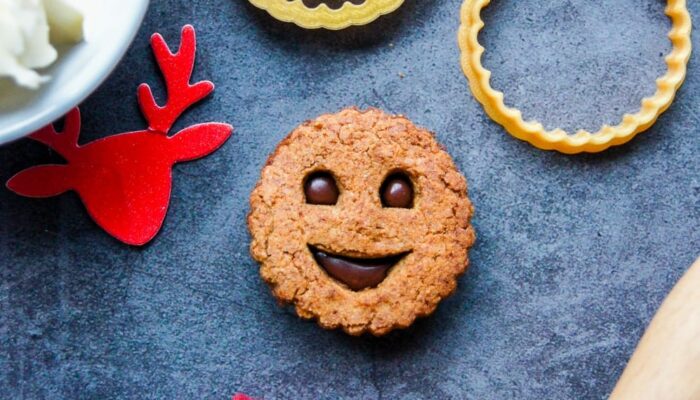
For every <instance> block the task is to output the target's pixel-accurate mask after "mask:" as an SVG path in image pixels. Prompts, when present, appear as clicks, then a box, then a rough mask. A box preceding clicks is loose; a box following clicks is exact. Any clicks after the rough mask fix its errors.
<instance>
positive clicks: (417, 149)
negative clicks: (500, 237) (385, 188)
mask: <svg viewBox="0 0 700 400" xmlns="http://www.w3.org/2000/svg"><path fill="white" fill-rule="evenodd" d="M399 170H401V171H404V172H406V173H407V174H408V175H409V176H410V177H411V179H412V181H413V184H414V190H415V202H414V207H413V208H411V209H399V208H382V204H381V200H380V197H379V191H380V186H381V184H382V182H383V181H384V179H385V178H386V177H387V176H388V175H389V174H391V173H393V172H396V171H399ZM314 171H329V172H330V173H331V174H333V176H334V177H335V179H336V181H337V184H338V186H339V188H340V197H339V200H338V203H337V204H336V205H335V206H319V205H310V204H306V202H305V197H304V190H303V184H304V179H305V177H306V176H308V175H309V174H310V173H312V172H314ZM250 206H251V211H250V214H249V215H248V227H249V229H250V232H251V235H252V238H253V240H252V244H251V253H252V256H253V258H255V260H257V261H258V262H259V263H260V264H261V267H260V275H261V276H262V278H263V279H264V280H265V282H267V284H268V285H269V286H270V287H271V289H272V292H273V294H274V296H275V297H276V298H277V299H278V300H279V301H280V302H281V303H289V304H293V305H294V306H295V308H296V312H297V314H298V315H299V316H300V317H302V318H307V319H314V318H315V319H317V320H318V323H319V325H321V326H322V327H323V328H326V329H335V328H342V329H343V330H344V331H345V332H347V333H348V334H351V335H360V334H362V333H364V332H370V333H372V334H374V335H377V336H380V335H384V334H386V333H388V332H390V331H392V330H393V329H396V328H406V327H408V326H409V325H411V324H412V323H413V322H414V321H415V319H416V318H417V317H424V316H427V315H430V314H431V313H432V312H433V311H434V310H435V308H436V307H437V304H438V303H439V302H440V301H441V300H442V299H443V298H445V297H446V296H449V295H450V294H452V293H453V292H454V291H455V289H456V287H457V278H458V277H459V276H460V275H461V274H462V273H464V271H465V270H466V269H467V266H468V257H467V251H468V249H469V247H471V245H472V244H473V243H474V241H475V233H474V229H473V228H472V226H471V225H470V219H471V216H472V214H473V207H472V204H471V202H470V200H469V198H468V197H467V183H466V180H465V179H464V177H463V176H462V175H461V174H460V173H459V171H458V170H457V168H456V166H455V164H454V162H453V161H452V158H451V157H450V156H449V154H447V152H446V151H445V150H444V149H443V148H442V147H441V146H440V145H439V144H438V143H437V141H436V140H435V138H434V137H433V135H432V134H431V133H430V132H428V131H426V130H424V129H420V128H417V127H416V126H414V125H413V123H411V121H409V120H408V119H406V118H404V117H402V116H390V115H387V114H385V113H383V112H382V111H380V110H377V109H369V110H366V111H360V110H357V109H355V108H351V109H346V110H343V111H341V112H339V113H337V114H332V115H331V114H328V115H323V116H321V117H319V118H318V119H316V120H313V121H308V122H306V123H304V124H302V125H301V126H299V127H298V128H297V129H295V130H294V131H293V132H292V133H291V134H290V135H289V136H288V137H287V138H286V139H284V140H283V141H282V142H281V143H280V145H279V146H278V147H277V149H276V150H275V152H274V153H273V154H272V155H271V156H270V158H269V159H268V161H267V165H266V166H265V167H264V169H263V171H262V177H261V179H260V181H259V182H258V185H257V187H256V188H255V189H254V191H253V193H252V194H251V197H250ZM309 245H313V246H316V247H318V248H321V249H323V250H325V251H328V252H331V253H335V254H342V255H346V256H351V257H352V256H365V257H380V256H384V255H387V254H397V253H402V252H410V253H409V254H408V255H406V256H405V257H404V258H403V259H402V260H401V261H399V263H398V264H397V265H395V266H394V267H393V268H392V269H391V270H390V271H389V274H388V276H387V278H386V279H385V280H384V281H383V282H382V283H380V284H379V286H377V287H376V288H370V289H365V290H363V291H359V292H355V291H352V290H350V289H349V288H348V287H346V286H345V285H344V284H342V283H340V282H338V281H336V280H334V279H333V278H331V277H330V276H329V275H328V274H327V273H326V272H325V271H324V270H323V269H322V268H321V267H320V266H319V265H318V264H317V263H316V261H315V260H314V258H313V256H312V254H311V252H310V250H309V248H308V246H309Z"/></svg>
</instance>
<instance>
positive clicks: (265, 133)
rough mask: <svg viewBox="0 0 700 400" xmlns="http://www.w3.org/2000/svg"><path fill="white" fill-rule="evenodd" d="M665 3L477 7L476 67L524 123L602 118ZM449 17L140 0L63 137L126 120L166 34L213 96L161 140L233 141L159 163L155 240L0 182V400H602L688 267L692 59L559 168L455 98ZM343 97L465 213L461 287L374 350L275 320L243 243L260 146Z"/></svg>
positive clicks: (9, 164) (9, 151)
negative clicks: (131, 242)
mask: <svg viewBox="0 0 700 400" xmlns="http://www.w3.org/2000/svg"><path fill="white" fill-rule="evenodd" d="M689 3H690V8H691V12H692V13H693V14H694V15H695V16H697V15H700V3H699V2H696V1H691V2H689ZM663 6H664V2H663V1H659V0H624V1H623V0H616V1H607V2H592V1H589V0H567V1H549V2H542V1H536V0H528V1H524V0H518V1H515V0H510V1H506V0H502V1H495V2H494V4H493V5H492V6H490V8H489V9H488V10H487V11H486V12H485V19H486V21H487V27H486V29H485V32H484V33H483V35H482V39H483V41H484V43H485V44H486V47H487V48H488V52H487V53H486V58H485V63H486V64H487V66H489V67H490V68H492V69H493V70H494V71H495V73H494V80H495V86H496V87H498V88H501V89H503V90H505V92H506V93H507V100H508V102H509V103H511V104H517V105H518V106H519V107H521V108H522V109H523V110H525V114H526V116H528V117H536V118H540V119H543V120H544V122H545V123H546V124H547V125H548V126H554V125H563V126H565V127H579V126H584V127H588V128H591V129H593V128H596V127H597V126H598V125H599V124H600V123H601V122H602V121H606V122H615V120H616V118H618V117H619V116H620V115H621V114H622V113H623V112H625V111H633V110H635V109H636V108H637V107H638V104H639V99H640V98H641V97H642V96H644V95H648V94H651V92H652V91H653V81H654V78H655V77H656V76H657V75H660V73H661V71H663V69H664V64H663V58H662V54H663V53H665V52H667V51H668V49H669V44H668V41H667V40H666V37H665V36H666V32H667V30H668V29H669V22H668V20H667V19H666V18H665V17H664V16H663V14H662V9H663ZM459 8H460V1H459V0H448V1H421V0H407V1H406V4H405V5H404V6H403V7H402V8H401V9H400V11H398V12H397V13H395V14H394V15H392V16H389V17H385V18H382V19H381V20H380V21H378V22H377V23H376V24H374V25H372V26H371V27H369V28H365V29H353V30H351V31H347V32H343V33H340V34H339V33H329V32H305V31H302V30H299V29H296V28H293V27H290V26H287V25H284V24H280V23H276V22H275V21H273V20H271V19H270V18H269V17H268V16H267V15H266V14H264V13H262V12H259V11H257V10H255V9H253V8H252V7H250V6H249V5H248V4H247V3H246V2H245V1H243V0H236V1H233V0H206V1H204V0H202V1H186V0H178V1H172V0H171V1H165V0H159V1H154V2H153V4H152V6H151V9H150V11H149V13H148V16H147V18H146V22H145V24H144V26H143V27H142V29H141V32H140V33H139V35H138V38H137V40H136V41H135V43H134V45H133V46H132V48H131V50H130V51H129V53H128V55H127V57H126V58H125V60H124V62H123V63H122V64H121V66H120V67H119V68H118V69H117V70H116V72H115V74H114V75H113V76H112V77H111V78H110V79H109V80H108V81H107V83H106V84H105V85H104V86H102V88H101V89H100V90H99V91H98V92H97V93H95V94H94V95H93V96H92V97H91V98H90V99H89V100H88V101H87V102H86V103H85V104H84V129H83V135H82V140H83V142H85V141H89V140H93V139H96V138H100V137H103V136H106V135H109V134H113V133H117V132H121V131H126V130H132V129H140V128H142V127H143V126H144V122H143V120H142V118H141V116H140V114H139V112H138V109H137V107H136V101H135V90H136V86H137V85H138V84H139V83H140V82H142V81H148V82H150V83H156V84H158V83H159V82H158V78H157V75H156V70H155V67H154V63H153V58H152V56H151V55H150V50H149V48H148V45H147V39H148V36H149V35H150V33H151V32H154V31H156V30H157V31H161V32H163V33H164V34H165V36H166V38H167V39H168V40H170V41H174V40H176V38H177V35H178V31H179V29H180V27H181V26H182V25H183V24H185V23H193V24H195V26H196V27H197V29H198V33H199V43H200V52H199V59H198V64H197V71H196V75H197V77H198V78H209V79H212V80H213V81H214V82H215V83H216V84H217V90H216V92H215V94H214V96H213V97H212V98H210V99H209V100H207V101H206V102H204V103H203V104H202V105H200V106H199V107H197V108H195V109H193V110H192V111H191V112H190V113H188V114H187V115H186V116H185V117H184V118H182V119H181V120H180V122H179V123H178V126H179V127H183V126H186V125H188V124H190V123H194V122H205V121H208V120H223V121H227V122H230V123H232V124H234V125H235V126H236V132H235V134H234V137H233V138H232V139H231V140H230V141H229V142H228V143H227V144H226V145H225V146H224V147H223V148H222V149H221V150H220V151H219V152H218V153H216V154H215V155H213V156H212V157H210V158H208V159H205V160H200V161H196V162H193V163H189V164H184V165H179V166H178V167H176V168H175V181H174V192H173V196H172V205H171V208H170V211H169V213H168V217H167V219H166V221H165V226H164V228H163V230H162V232H161V234H160V235H159V236H158V237H157V238H156V240H154V241H153V242H152V243H151V244H150V245H148V246H146V247H144V248H142V249H138V248H131V247H127V246H124V245H121V244H119V243H118V242H116V241H115V240H113V239H112V238H110V237H109V236H107V235H106V234H105V233H104V232H102V231H101V230H100V229H99V228H98V227H96V226H95V224H94V223H93V222H92V221H91V220H90V219H89V218H88V216H87V214H86V213H85V211H84V209H83V207H82V205H81V203H80V201H79V200H78V198H77V196H75V195H73V194H67V195H63V196H61V197H59V198H54V199H48V200H29V199H24V198H20V197H17V196H15V195H13V194H11V193H9V192H8V191H6V190H0V221H1V223H0V266H1V268H0V388H1V389H0V392H2V396H1V397H3V398H8V399H10V398H27V399H43V398H47V399H48V398H50V399H59V398H94V399H107V398H133V399H144V398H168V399H179V398H183V399H186V398H218V399H226V398H228V397H229V396H230V395H231V394H232V393H234V392H236V391H243V392H246V393H249V394H251V395H255V396H261V397H265V398H269V399H274V398H295V399H296V398H303V399H316V398H319V399H320V398H328V399H336V398H348V399H396V398H406V399H448V398H453V399H511V398H512V399H543V398H546V399H582V398H586V399H600V398H604V397H605V396H606V394H607V393H609V391H610V390H611V388H612V386H613V385H614V382H615V381H616V379H617V377H618V376H619V374H620V372H621V371H622V368H623V367H624V365H625V363H626V360H627V359H628V357H629V355H630V354H631V352H632V350H633V348H634V347H635V345H636V343H637V341H638V339H639V337H640V335H641V333H642V331H643V329H644V327H645V326H646V324H647V323H648V321H649V319H650V318H651V316H652V315H653V313H654V311H655V309H656V308H657V307H658V305H659V303H660V302H661V300H662V299H663V298H664V296H665V295H666V293H667V292H668V290H669V289H670V288H671V286H672V285H673V284H674V282H675V281H676V280H677V279H678V278H679V276H680V275H681V274H682V272H683V271H684V270H685V269H686V268H687V267H688V266H689V265H690V264H691V262H692V261H693V260H694V259H695V257H696V256H698V255H700V232H699V231H698V228H697V227H698V223H699V222H700V211H699V209H700V158H698V153H699V150H700V137H699V132H698V123H700V107H699V105H700V97H699V95H698V92H699V91H700V73H698V69H697V67H698V65H699V63H698V62H699V61H700V60H699V59H698V54H699V53H698V52H696V53H695V54H694V56H693V59H692V60H691V67H690V71H689V76H688V80H687V81H686V83H685V86H684V87H683V88H682V90H681V91H680V93H679V95H678V98H677V101H676V103H675V104H674V105H673V107H672V108H671V109H670V110H669V111H668V112H667V113H666V114H665V115H664V116H663V117H662V118H661V119H660V120H659V122H658V123H657V124H656V125H655V126H654V128H653V129H651V130H650V131H649V132H647V133H644V134H643V135H642V136H640V137H639V138H637V139H635V140H634V141H633V142H632V143H630V144H628V145H626V146H623V147H621V148H617V149H613V150H611V151H608V152H605V153H603V154H599V155H585V156H577V157H571V156H563V155H560V154H556V153H548V152H542V151H539V150H536V149H534V148H532V147H530V146H529V145H527V144H525V143H522V142H520V141H517V140H515V139H512V138H511V137H510V136H508V135H507V134H506V133H505V132H504V131H503V130H502V129H501V128H500V127H498V126H497V125H495V124H494V123H493V122H491V121H490V120H489V119H488V118H487V117H486V116H485V114H484V112H483V110H482V108H481V107H480V106H479V105H478V104H477V103H476V102H475V100H474V99H473V98H472V96H471V94H470V92H469V91H468V89H467V84H466V79H465V78H464V77H463V75H462V73H461V71H460V68H459V65H458V56H459V54H458V50H457V45H456V41H455V32H456V29H457V26H458V19H459V18H458V14H459ZM695 21H696V24H698V23H699V22H700V21H698V20H697V19H696V20H695ZM695 37H696V38H697V36H695ZM695 43H696V44H697V43H698V42H697V40H696V41H695ZM401 76H404V77H403V78H402V77H401ZM353 104H357V105H360V106H370V105H371V106H378V107H381V108H384V109H386V110H389V111H392V112H397V113H404V114H406V115H408V116H409V117H410V118H412V119H413V120H414V121H415V122H416V123H418V124H420V125H423V126H426V127H429V128H431V129H432V130H434V131H436V133H437V137H438V139H439V140H440V141H441V142H442V143H443V144H445V146H446V147H447V148H448V150H449V151H450V153H451V154H452V155H453V156H454V158H455V159H456V161H457V164H458V165H459V167H460V168H461V170H462V171H463V172H464V173H465V175H466V176H467V178H468V180H469V183H470V194H471V196H472V199H473V200H474V203H475V205H476V209H477V215H476V218H475V220H474V224H475V226H476V228H477V232H478V235H479V240H478V243H477V244H476V246H475V247H474V249H473V250H472V252H471V259H472V267H471V269H470V270H469V272H468V273H467V274H466V275H465V276H464V277H463V278H462V279H461V281H460V289H459V291H458V292H457V294H456V295H455V296H453V297H451V298H450V299H448V300H446V301H445V302H444V303H443V304H442V305H441V307H440V308H439V309H438V311H437V312H436V314H435V315H434V316H433V317H431V318H429V319H426V320H423V321H420V322H419V323H417V324H416V325H414V327H413V328H411V329H410V330H408V331H406V332H403V333H398V334H394V335H391V336H390V337H388V338H384V339H380V340H377V339H372V338H350V337H347V336H345V335H344V334H342V333H338V332H325V331H322V330H320V329H319V328H317V327H316V326H315V324H313V323H309V322H303V321H300V320H298V319H297V318H296V317H295V316H294V315H293V314H292V313H290V312H289V311H288V310H285V309H281V308H278V307H277V306H276V304H275V303H274V301H273V300H272V297H271V296H270V294H269V291H268V289H267V287H266V286H264V284H263V283H262V282H261V280H260V279H259V277H258V274H257V268H256V265H255V264H254V263H253V261H252V260H251V259H250V257H249V255H248V249H247V247H248V243H249V238H248V234H247V230H246V226H245V220H244V218H245V215H246V213H247V211H248V205H247V197H248V194H249V193H250V191H251V189H252V187H253V185H254V183H255V181H256V180H257V177H258V174H259V171H260V168H261V166H262V165H263V163H264V161H265V157H266V156H267V154H268V153H270V152H271V151H272V150H273V148H274V147H275V145H276V144H277V143H278V142H279V141H280V140H281V139H282V138H283V137H284V136H285V135H286V133H287V132H289V131H290V130H291V129H292V128H293V127H294V126H296V125H297V124H298V123H300V122H301V121H303V120H305V119H308V118H312V117H315V116H317V115H318V114H321V113H325V112H332V111H336V110H338V109H340V108H342V107H344V106H347V105H353ZM49 160H55V159H54V156H52V155H51V153H50V152H49V151H47V150H46V149H45V148H43V147H42V146H40V145H38V144H36V143H31V142H29V141H20V142H17V143H13V144H10V145H8V146H5V147H2V148H0V180H2V181H5V180H6V179H8V178H9V177H10V176H11V175H12V174H14V173H15V172H17V171H19V170H21V169H22V168H25V167H28V166H30V165H34V164H37V163H40V162H45V161H49Z"/></svg>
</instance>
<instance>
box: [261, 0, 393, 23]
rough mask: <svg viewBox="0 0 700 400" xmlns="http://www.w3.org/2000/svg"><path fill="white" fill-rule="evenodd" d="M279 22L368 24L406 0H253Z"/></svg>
mask: <svg viewBox="0 0 700 400" xmlns="http://www.w3.org/2000/svg"><path fill="white" fill-rule="evenodd" d="M250 2H251V3H252V4H253V5H254V6H256V7H258V8H261V9H263V10H265V11H267V12H268V13H269V14H270V15H272V16H273V17H274V18H277V19H279V20H280V21H285V22H293V23H295V24H297V25H298V26H301V27H302V28H308V29H316V28H326V29H332V30H337V29H344V28H347V27H348V26H351V25H365V24H368V23H370V22H372V21H374V20H375V19H377V18H379V17H380V16H382V15H384V14H388V13H390V12H392V11H394V10H396V9H397V8H399V7H400V6H401V4H402V3H403V2H404V0H250Z"/></svg>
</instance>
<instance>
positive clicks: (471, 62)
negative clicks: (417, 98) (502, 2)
mask: <svg viewBox="0 0 700 400" xmlns="http://www.w3.org/2000/svg"><path fill="white" fill-rule="evenodd" d="M490 2H491V0H465V1H464V3H463V4H462V11H461V19H462V24H461V26H460V27H459V33H458V42H459V47H460V49H461V51H462V56H461V63H462V69H463V70H464V73H465V75H466V76H467V78H468V79H469V86H470V88H471V90H472V93H474V97H476V99H477V100H478V101H479V102H480V103H481V104H482V105H483V107H484V110H485V111H486V113H487V114H488V115H489V116H490V117H491V118H492V119H493V120H494V121H496V122H497V123H499V124H500V125H502V126H503V127H504V128H505V129H506V130H507V131H508V133H510V134H511V135H513V136H515V137H516V138H518V139H521V140H525V141H527V142H529V143H530V144H532V145H533V146H535V147H537V148H539V149H543V150H557V151H560V152H562V153H566V154H576V153H581V152H588V153H597V152H600V151H603V150H605V149H607V148H609V147H611V146H617V145H621V144H623V143H627V142H628V141H630V140H632V138H634V137H635V136H636V135H637V134H638V133H640V132H643V131H645V130H647V129H649V127H651V126H652V125H653V124H654V122H656V119H657V118H658V117H659V115H661V113H663V112H664V111H666V109H667V108H668V107H669V106H670V105H671V103H672V102H673V98H674V97H675V95H676V91H677V90H678V88H679V87H680V86H681V84H682V83H683V80H684V79H685V74H686V67H687V65H688V60H689V58H690V52H691V43H690V31H691V26H692V24H691V21H690V15H689V13H688V9H687V7H686V1H685V0H668V3H667V6H666V15H668V16H669V18H671V21H672V28H671V32H670V33H669V35H668V37H669V39H670V40H671V44H672V45H673V49H672V50H671V53H670V54H669V55H668V56H666V64H667V65H668V70H667V71H666V73H665V74H664V75H663V76H662V77H660V78H658V79H657V80H656V92H655V93H654V95H652V96H651V97H646V98H644V99H643V100H642V107H641V109H640V110H639V111H638V112H637V113H636V114H625V115H624V116H623V117H622V121H621V122H620V123H619V124H618V125H615V126H609V125H603V127H602V128H601V129H600V130H599V131H598V132H596V133H590V132H588V131H586V130H580V131H578V132H577V133H576V134H574V135H569V134H567V133H566V132H565V131H564V130H562V129H559V128H557V129H554V130H551V131H547V130H546V129H545V128H544V126H543V125H542V124H541V123H540V122H537V121H527V122H526V121H524V120H523V118H522V113H521V112H520V111H519V110H517V109H515V108H510V107H508V106H506V105H505V103H504V102H503V93H502V92H499V91H497V90H494V89H493V88H492V87H491V84H490V77H491V71H489V70H487V69H486V68H484V67H483V65H482V64H481V55H482V54H483V53H484V47H483V46H481V44H479V41H478V35H479V31H481V29H482V28H483V27H484V21H483V20H482V19H481V10H482V9H483V8H484V7H486V6H487V5H488V4H489V3H490Z"/></svg>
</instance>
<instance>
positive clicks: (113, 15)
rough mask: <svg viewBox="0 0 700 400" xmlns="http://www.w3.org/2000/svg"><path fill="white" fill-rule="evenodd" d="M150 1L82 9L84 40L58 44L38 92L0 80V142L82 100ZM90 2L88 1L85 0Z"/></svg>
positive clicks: (108, 2) (112, 63)
mask: <svg viewBox="0 0 700 400" xmlns="http://www.w3.org/2000/svg"><path fill="white" fill-rule="evenodd" d="M148 1H149V0H99V1H97V0H95V1H92V2H89V3H91V4H93V6H92V8H90V9H88V10H86V20H85V36H86V37H85V41H84V42H82V43H79V44H77V45H75V46H70V47H66V48H59V49H58V50H59V57H58V60H57V61H56V62H55V63H54V64H53V65H51V66H50V67H49V68H47V69H46V70H42V73H46V74H48V75H50V76H51V81H50V82H48V83H46V84H44V85H42V86H41V88H40V89H39V90H36V91H31V90H28V89H24V88H19V87H17V86H15V85H14V83H13V82H12V81H10V80H9V79H4V78H2V79H0V144H3V143H7V142H9V141H12V140H15V139H17V138H20V137H22V136H25V135H28V134H30V133H32V132H34V131H36V130H37V129H39V128H41V127H43V126H45V125H47V124H49V123H51V122H53V121H55V120H57V119H58V118H60V117H61V116H63V115H64V114H65V113H66V112H67V111H69V110H70V109H71V108H73V107H75V106H76V105H78V104H80V103H81V102H82V101H83V100H85V98H86V97H87V96H89V95H90V94H91V93H92V92H93V91H95V89H97V87H98V86H99V85H100V84H101V83H102V82H103V81H104V80H105V79H106V78H107V76H108V75H109V74H110V73H111V72H112V70H113V69H114V67H116V66H117V64H118V63H119V60H120V59H121V58H122V56H123V55H124V53H125V52H126V50H127V49H128V48H129V45H130V44H131V42H132V40H133V39H134V36H135V35H136V32H137V31H138V29H139V27H140V26H141V22H142V21H143V16H144V14H145V13H146V9H147V8H148ZM86 3H88V2H86Z"/></svg>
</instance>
